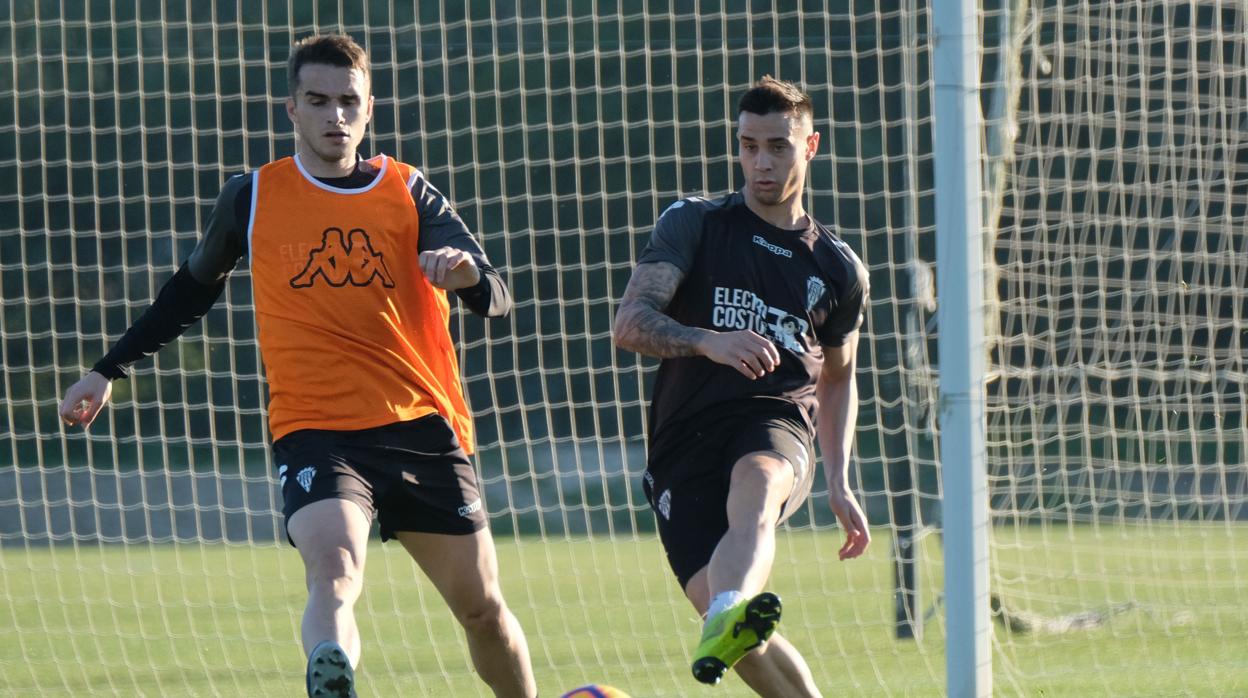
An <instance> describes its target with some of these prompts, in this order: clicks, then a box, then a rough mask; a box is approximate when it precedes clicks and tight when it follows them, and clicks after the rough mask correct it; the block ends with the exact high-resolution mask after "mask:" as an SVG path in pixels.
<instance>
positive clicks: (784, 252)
mask: <svg viewBox="0 0 1248 698" xmlns="http://www.w3.org/2000/svg"><path fill="white" fill-rule="evenodd" d="M754 244H755V245H758V246H759V247H761V248H763V249H764V250H767V251H768V252H770V253H772V254H774V255H780V256H781V257H792V256H793V250H789V249H785V248H783V247H781V246H779V245H774V244H772V243H770V242H767V239H766V238H764V237H763V236H762V235H755V236H754Z"/></svg>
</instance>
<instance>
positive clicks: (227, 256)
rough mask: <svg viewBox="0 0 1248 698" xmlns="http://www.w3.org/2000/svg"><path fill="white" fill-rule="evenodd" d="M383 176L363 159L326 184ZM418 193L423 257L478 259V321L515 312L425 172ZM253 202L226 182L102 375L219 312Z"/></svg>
mask: <svg viewBox="0 0 1248 698" xmlns="http://www.w3.org/2000/svg"><path fill="white" fill-rule="evenodd" d="M376 176H377V170H376V169H375V168H374V167H373V166H372V165H371V164H370V163H369V162H368V161H367V160H360V161H359V162H357V163H356V167H355V170H353V171H352V172H351V174H350V175H347V176H346V177H332V178H319V177H318V179H319V180H320V181H321V182H323V183H324V184H328V185H330V186H333V187H337V188H340V189H356V188H362V187H365V186H368V185H369V184H371V183H372V181H373V179H374V178H375V177H376ZM411 193H412V202H413V203H414V204H415V206H416V210H417V211H418V212H419V214H420V239H419V243H418V246H417V248H418V251H419V252H424V251H427V250H435V249H439V248H442V247H454V248H456V249H460V250H463V251H465V252H467V253H468V254H470V255H472V258H473V261H475V262H476V264H477V268H478V269H480V271H481V280H480V281H479V282H478V283H477V284H476V285H475V286H470V287H468V288H462V289H458V290H457V291H455V295H457V296H459V299H460V301H462V302H463V304H464V305H465V306H466V307H467V308H468V309H469V310H471V311H472V312H474V313H476V314H477V315H481V316H483V317H502V316H503V315H506V314H507V313H508V312H509V311H510V310H511V305H512V301H511V293H510V292H509V291H508V290H507V284H506V282H505V281H504V280H503V277H502V275H501V274H500V273H499V272H498V270H497V269H495V268H494V267H493V266H491V265H490V263H489V260H487V259H486V256H485V252H484V251H483V250H482V249H481V246H480V245H479V244H477V241H476V240H475V239H474V238H473V237H472V233H471V232H469V230H468V227H467V226H466V225H465V224H464V221H463V219H461V218H460V217H459V215H458V214H457V213H455V210H454V208H452V207H451V204H450V202H449V201H447V199H446V197H445V196H443V195H442V192H440V191H438V190H437V188H436V187H434V186H433V185H432V184H430V183H429V181H428V180H427V179H425V177H424V175H423V174H422V173H420V172H417V175H416V178H415V180H414V181H413V183H412V188H411ZM252 196H253V192H252V178H251V175H250V174H242V175H238V176H235V177H232V178H230V179H229V180H228V181H226V183H225V186H223V187H222V188H221V193H220V194H219V195H218V196H217V203H216V206H215V207H214V208H213V210H212V214H211V215H210V216H209V219H208V225H207V227H206V228H205V230H204V234H203V236H202V237H201V238H200V240H199V243H198V244H197V245H196V246H195V249H194V250H192V251H191V255H190V257H188V258H187V260H186V262H185V263H184V264H183V265H182V267H181V268H179V269H178V271H177V273H176V274H174V275H173V277H172V278H170V279H169V281H167V282H166V283H165V285H164V286H163V287H162V288H161V290H160V293H159V294H157V296H156V300H155V301H154V302H153V303H152V305H151V307H149V308H148V309H147V311H146V312H144V313H143V315H141V316H140V317H139V319H138V320H136V321H135V322H134V324H133V325H131V327H130V329H128V330H127V331H126V333H125V334H124V335H123V336H122V338H121V339H120V340H118V342H117V344H115V345H114V346H113V348H112V349H111V350H110V351H109V352H108V354H106V355H105V356H104V358H102V359H100V360H99V361H98V362H96V364H95V366H94V367H93V370H94V371H96V372H97V373H100V374H101V375H103V376H105V377H107V378H110V379H117V378H123V377H125V376H126V375H127V374H128V371H129V367H130V365H131V364H133V363H134V362H135V361H138V360H139V359H141V358H143V357H145V356H150V355H151V354H154V353H156V352H157V351H158V350H159V349H160V348H161V347H163V346H165V345H166V344H168V343H169V342H171V341H173V340H174V339H176V338H177V337H178V336H180V335H181V334H182V333H183V332H185V331H186V330H187V329H188V328H189V327H190V326H191V325H193V324H195V322H197V321H198V320H199V319H200V318H201V317H203V316H204V315H205V314H206V313H207V312H208V311H209V310H210V309H211V308H212V306H213V304H214V303H216V301H217V299H218V298H219V297H220V296H221V292H222V291H223V290H224V289H225V281H226V279H227V277H229V275H230V272H231V271H233V270H234V267H235V266H236V265H237V264H238V260H239V259H240V258H242V257H243V256H244V255H246V254H247V252H248V250H247V229H248V227H249V223H250V219H251V200H252Z"/></svg>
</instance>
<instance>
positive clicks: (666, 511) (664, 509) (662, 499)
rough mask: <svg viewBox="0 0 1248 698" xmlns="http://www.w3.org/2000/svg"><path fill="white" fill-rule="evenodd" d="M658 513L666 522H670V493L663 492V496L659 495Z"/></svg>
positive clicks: (669, 491) (667, 491)
mask: <svg viewBox="0 0 1248 698" xmlns="http://www.w3.org/2000/svg"><path fill="white" fill-rule="evenodd" d="M659 513H660V514H662V515H663V518H665V519H667V520H668V521H671V520H672V491H671V490H663V494H661V495H659Z"/></svg>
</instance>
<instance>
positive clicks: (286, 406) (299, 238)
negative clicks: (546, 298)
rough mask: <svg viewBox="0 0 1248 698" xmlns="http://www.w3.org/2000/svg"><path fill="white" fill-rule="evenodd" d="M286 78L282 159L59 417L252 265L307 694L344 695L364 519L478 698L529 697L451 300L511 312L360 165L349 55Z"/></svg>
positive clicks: (97, 395) (315, 56)
mask: <svg viewBox="0 0 1248 698" xmlns="http://www.w3.org/2000/svg"><path fill="white" fill-rule="evenodd" d="M288 71H289V72H288V80H289V88H290V96H289V97H288V98H287V100H286V112H287V114H288V115H289V117H290V120H291V122H292V123H293V124H294V127H295V134H296V154H295V155H294V157H288V158H283V159H281V160H277V161H274V162H271V163H269V164H267V165H265V166H263V167H261V168H260V169H259V170H256V171H254V172H250V173H247V174H243V175H239V176H237V177H234V178H232V179H230V180H229V181H228V182H227V183H226V184H225V186H224V187H223V188H222V191H221V194H220V196H219V197H218V199H217V204H216V208H215V209H214V210H213V212H212V216H211V218H210V220H209V222H208V226H207V229H206V230H205V232H204V235H203V237H202V238H201V240H200V241H199V244H198V245H197V246H196V248H195V250H194V251H193V252H192V253H191V256H190V257H189V258H188V259H187V261H186V263H185V264H183V265H182V267H181V268H180V269H179V270H178V271H177V273H176V274H174V276H173V278H171V279H170V280H169V281H168V282H167V283H166V284H165V286H164V287H163V288H162V289H161V291H160V294H159V295H158V297H157V299H156V301H155V302H154V303H153V304H152V306H151V307H150V308H149V309H148V310H147V312H146V313H144V314H143V315H142V316H141V317H140V318H139V319H138V320H137V321H136V322H135V323H134V325H132V326H131V327H130V328H129V329H128V330H127V331H126V333H125V334H124V335H123V336H122V338H121V339H120V340H119V341H118V342H117V344H116V345H114V346H113V348H112V349H111V350H110V351H109V352H108V354H107V355H106V356H104V358H102V359H100V361H99V362H97V363H96V364H95V366H94V368H93V370H92V371H91V372H90V373H88V374H87V375H86V376H85V377H84V378H82V379H81V380H80V381H78V382H77V383H75V384H74V385H73V386H72V387H70V389H69V390H68V391H67V392H66V394H65V399H64V401H63V402H62V404H61V409H60V413H61V418H62V419H63V420H64V421H65V423H66V424H69V425H76V424H81V425H82V426H83V427H84V428H85V427H87V426H88V425H90V424H91V422H92V420H94V419H95V417H96V416H97V415H98V414H99V412H100V410H101V409H102V408H103V407H104V405H105V404H107V402H108V399H109V395H110V393H111V385H112V383H111V382H112V381H113V380H117V379H120V378H124V377H125V376H126V372H127V369H128V367H129V366H130V364H132V363H133V362H135V361H136V360H138V359H141V358H142V357H144V356H146V355H149V354H152V353H154V352H155V351H157V350H158V349H159V348H160V347H162V346H164V345H165V344H167V343H169V342H170V341H172V340H173V339H175V338H176V337H177V336H178V335H180V334H181V333H182V332H183V331H185V330H186V328H188V327H189V326H190V325H191V324H193V323H194V322H196V321H197V320H198V319H199V318H200V317H202V316H203V315H204V313H206V312H207V311H208V310H209V308H210V307H211V306H212V305H213V303H215V302H216V299H217V298H218V297H219V296H220V294H221V291H222V290H223V288H224V286H225V280H226V277H227V276H228V275H229V273H230V271H231V270H233V268H234V266H235V264H236V263H237V261H238V259H239V258H240V257H242V256H243V255H249V256H250V262H251V274H252V284H253V287H254V295H255V307H256V323H257V325H258V328H259V344H260V350H261V354H262V356H263V359H264V367H265V374H266V377H267V380H268V385H269V394H270V395H269V429H270V431H271V432H272V436H273V453H274V462H275V464H276V465H277V476H278V478H279V480H280V482H281V488H282V497H283V502H284V505H283V514H284V515H285V517H286V531H287V535H288V537H289V538H290V541H291V542H292V543H293V544H294V545H295V546H296V548H297V549H298V550H299V553H300V555H301V557H302V559H303V562H304V567H305V571H306V582H307V591H308V599H307V605H306V607H305V610H304V614H303V624H302V639H303V648H304V651H305V652H306V653H307V655H308V664H307V671H306V677H305V682H306V688H307V691H308V694H309V695H314V696H353V695H355V672H354V668H355V666H356V665H357V664H358V662H359V660H360V635H359V630H358V628H357V625H356V621H355V615H354V611H353V608H354V604H355V602H356V600H357V599H358V598H359V595H360V592H361V589H362V585H363V579H364V562H365V554H366V552H367V549H368V547H367V542H368V533H369V529H370V527H371V525H372V521H373V518H374V517H376V518H377V519H378V521H379V523H380V527H381V536H382V540H388V539H391V538H394V539H397V540H398V541H399V543H400V544H401V545H402V546H403V547H404V548H405V549H406V550H407V551H408V552H409V553H410V554H411V556H412V557H413V558H414V559H415V560H416V562H417V563H418V564H419V565H420V567H421V569H422V570H424V572H425V574H426V575H427V576H428V577H429V579H430V580H431V581H432V583H433V584H434V586H435V587H436V588H437V589H438V591H439V592H440V593H441V594H442V597H443V598H444V599H445V600H446V603H447V604H448V606H449V607H450V609H451V611H452V612H453V613H454V615H455V617H456V618H457V619H458V620H459V622H460V623H461V624H462V625H463V627H464V631H465V633H466V635H467V639H468V646H469V649H470V652H471V655H472V661H473V664H474V665H475V667H476V670H477V672H478V673H479V674H480V676H481V678H482V680H484V681H485V682H486V683H487V684H488V685H489V687H490V688H491V689H492V690H493V692H494V694H495V695H498V696H526V697H531V696H535V695H537V688H536V684H535V682H534V679H533V670H532V666H531V664H530V661H529V652H528V647H527V645H526V642H525V638H524V633H523V632H522V631H521V629H520V625H519V624H518V623H517V622H516V618H515V616H513V615H512V613H511V612H510V611H509V610H508V608H507V605H506V603H505V602H504V601H503V595H502V591H501V589H500V588H499V582H498V562H497V558H496V556H495V550H494V543H493V539H492V538H491V536H490V532H489V529H488V528H487V527H486V516H485V511H484V509H483V508H482V503H481V497H480V492H479V489H478V484H477V478H476V474H475V471H474V469H473V465H472V462H471V461H470V460H469V455H470V454H471V453H472V452H473V428H472V418H471V413H470V412H469V410H468V407H467V405H466V404H465V401H464V395H463V389H462V386H461V384H460V376H459V367H458V362H457V360H456V355H455V348H454V346H453V343H452V341H451V336H450V331H449V328H448V323H449V320H450V305H449V303H448V300H447V293H446V292H447V291H452V292H454V293H455V294H456V295H457V296H458V297H459V299H460V302H461V303H463V304H464V305H465V306H466V307H467V308H469V309H470V310H471V311H473V312H474V313H477V314H478V315H482V316H485V317H501V316H503V315H505V314H506V313H507V312H508V311H509V310H510V308H511V296H510V293H509V292H508V290H507V286H506V284H505V283H504V281H503V279H502V277H501V275H500V274H499V272H498V271H497V270H496V269H494V268H493V267H492V266H490V264H489V262H488V260H487V259H486V257H485V254H484V253H483V252H482V250H481V247H480V246H479V245H478V244H477V242H476V241H475V240H474V239H473V237H472V234H471V233H470V232H469V231H468V229H467V228H466V226H465V225H464V222H463V221H462V220H461V219H460V218H459V216H458V215H457V214H456V213H455V211H454V210H453V209H452V208H451V206H450V204H449V203H448V201H447V200H446V198H445V197H443V195H442V194H441V193H440V192H439V191H438V190H437V189H435V188H434V187H433V186H432V185H431V184H430V183H429V182H428V181H427V180H426V179H425V177H424V175H423V174H422V173H421V172H420V171H419V170H417V169H416V168H414V167H412V166H410V165H406V164H404V163H401V162H397V161H395V160H394V159H392V158H390V157H387V156H385V155H378V156H376V157H373V158H370V159H364V158H362V157H361V156H360V155H359V154H358V153H357V149H358V148H359V145H360V142H361V141H362V140H363V138H364V134H365V130H366V128H367V126H368V123H369V121H370V119H371V118H372V115H373V97H372V93H371V85H370V71H369V63H368V57H367V55H366V54H365V53H364V51H363V49H361V48H360V46H359V45H358V44H356V43H355V42H354V41H353V40H352V39H351V38H350V37H347V36H341V35H322V36H312V37H308V38H306V39H303V40H301V41H299V42H298V43H296V44H295V46H294V47H293V50H292V53H291V56H290V60H289V63H288Z"/></svg>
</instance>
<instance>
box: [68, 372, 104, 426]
mask: <svg viewBox="0 0 1248 698" xmlns="http://www.w3.org/2000/svg"><path fill="white" fill-rule="evenodd" d="M112 394H113V382H112V381H110V380H109V379H107V378H105V377H104V376H102V375H100V374H99V373H96V372H95V371H92V372H90V373H88V374H87V375H85V376H83V377H82V380H80V381H78V382H77V383H74V384H73V385H71V386H69V390H66V391H65V399H64V400H62V401H61V421H63V422H65V424H66V425H68V426H71V427H72V426H75V425H78V424H81V425H82V427H83V428H84V429H85V428H87V427H89V426H91V422H93V421H95V417H96V415H98V414H99V413H100V410H102V409H104V405H107V404H108V398H109V397H111V396H112Z"/></svg>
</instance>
